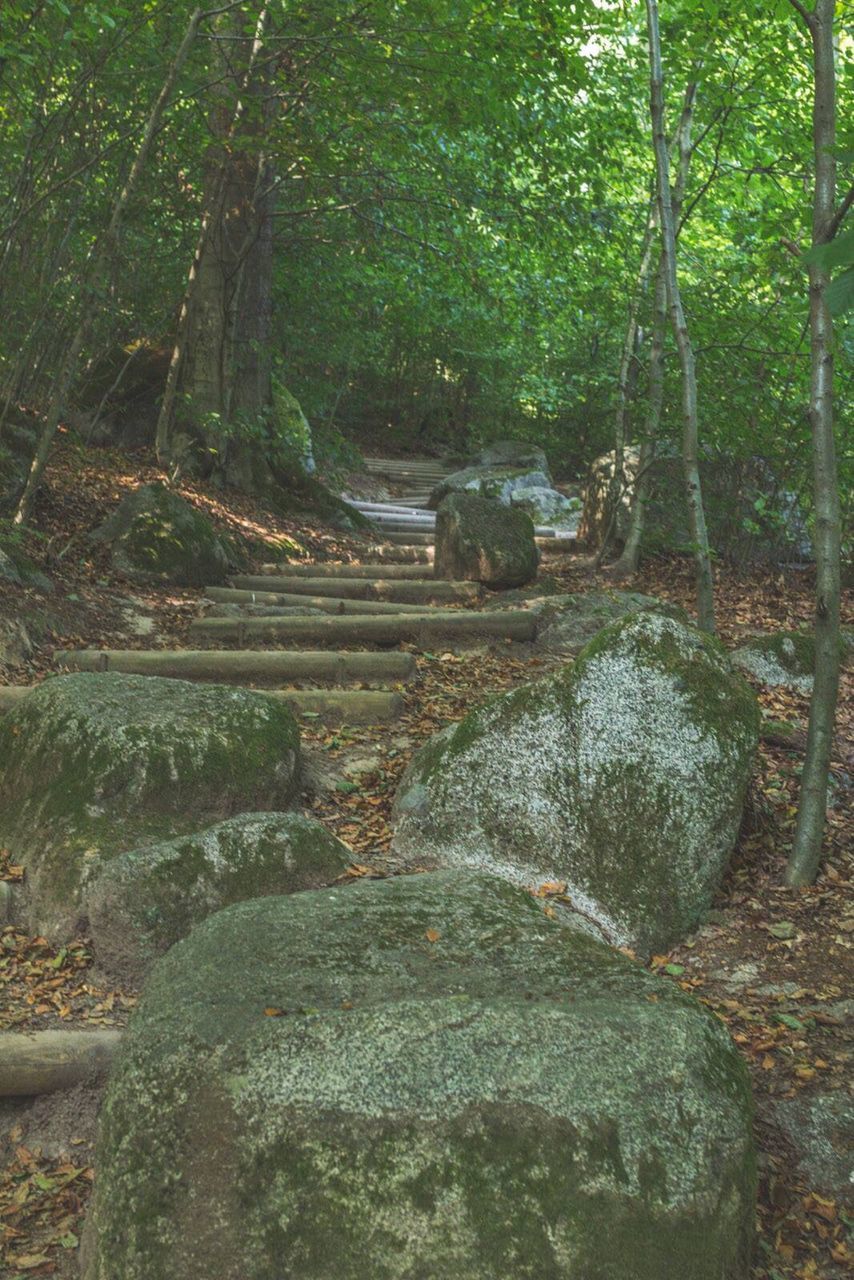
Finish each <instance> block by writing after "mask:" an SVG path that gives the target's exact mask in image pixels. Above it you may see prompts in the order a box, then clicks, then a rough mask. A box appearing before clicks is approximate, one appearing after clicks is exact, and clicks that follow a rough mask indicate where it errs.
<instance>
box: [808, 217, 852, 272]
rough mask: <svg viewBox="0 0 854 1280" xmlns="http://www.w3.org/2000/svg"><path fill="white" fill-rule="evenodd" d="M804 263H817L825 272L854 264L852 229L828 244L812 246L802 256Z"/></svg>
mask: <svg viewBox="0 0 854 1280" xmlns="http://www.w3.org/2000/svg"><path fill="white" fill-rule="evenodd" d="M804 262H807V263H810V262H817V263H818V264H819V266H822V267H825V268H826V269H827V270H830V268H831V267H847V266H849V265H850V264H851V263H854V227H852V228H851V230H850V231H843V232H842V233H841V234H840V235H838V236H835V237H834V238H833V240H831V241H830V242H829V243H828V244H817V245H813V247H812V249H808V250H807V252H806V253H805V254H804Z"/></svg>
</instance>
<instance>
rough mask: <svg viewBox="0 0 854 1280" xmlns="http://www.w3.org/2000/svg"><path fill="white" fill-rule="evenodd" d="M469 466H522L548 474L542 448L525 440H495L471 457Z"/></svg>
mask: <svg viewBox="0 0 854 1280" xmlns="http://www.w3.org/2000/svg"><path fill="white" fill-rule="evenodd" d="M469 466H471V467H523V468H527V469H528V470H531V471H541V472H542V473H543V475H546V476H547V475H548V474H549V463H548V459H547V458H546V455H545V453H544V452H543V450H542V449H541V448H540V447H539V446H538V445H535V444H528V442H527V441H526V440H496V441H494V443H493V444H488V445H486V447H485V448H483V449H481V450H480V451H479V452H478V453H476V454H475V456H474V457H473V458H472V460H471V462H470V463H469Z"/></svg>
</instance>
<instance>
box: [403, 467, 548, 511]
mask: <svg viewBox="0 0 854 1280" xmlns="http://www.w3.org/2000/svg"><path fill="white" fill-rule="evenodd" d="M550 484H551V481H550V480H549V477H548V475H547V474H546V473H545V472H543V471H535V470H532V469H531V468H530V467H511V466H504V467H499V466H496V467H466V468H464V470H462V471H454V472H452V473H451V475H449V476H446V477H445V479H444V480H441V481H440V482H439V484H437V485H436V487H435V489H433V491H432V493H431V494H430V498H429V501H428V503H427V505H428V507H431V508H432V509H433V510H434V511H435V510H438V508H439V506H440V505H441V503H442V502H443V501H444V499H445V498H447V497H448V496H449V494H454V493H471V494H475V495H476V496H477V497H479V498H491V499H492V500H493V501H494V502H500V503H503V505H504V506H509V505H510V501H511V497H512V494H513V493H514V492H515V490H517V489H532V488H545V489H547V488H548V487H549V486H550Z"/></svg>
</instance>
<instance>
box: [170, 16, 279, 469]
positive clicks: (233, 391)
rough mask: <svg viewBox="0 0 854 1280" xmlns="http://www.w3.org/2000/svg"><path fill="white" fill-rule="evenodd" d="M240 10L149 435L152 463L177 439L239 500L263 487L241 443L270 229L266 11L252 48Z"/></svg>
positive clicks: (266, 283)
mask: <svg viewBox="0 0 854 1280" xmlns="http://www.w3.org/2000/svg"><path fill="white" fill-rule="evenodd" d="M240 14H241V10H240V9H238V10H235V11H234V12H233V13H231V14H230V15H228V17H227V18H226V19H224V20H223V27H222V32H221V34H222V35H224V36H226V37H228V38H227V39H225V40H223V42H222V48H223V49H224V50H225V51H224V52H222V51H221V53H220V59H221V61H222V64H223V66H222V72H221V79H220V90H219V101H218V102H217V103H215V105H214V108H213V110H212V111H211V113H210V117H209V120H210V128H211V132H212V134H213V136H214V141H213V142H212V145H211V147H210V150H209V154H208V164H207V168H208V177H207V182H206V194H205V199H204V207H203V212H202V220H201V226H200V231H199V238H198V242H197V246H196V252H195V254H194V258H193V263H192V266H191V268H190V273H189V277H188V282H187V287H186V290H185V295H184V301H183V304H182V308H181V314H180V317H179V322H178V332H177V334H176V339H175V346H174V348H173V353H172V360H171V362H170V369H169V375H168V378H167V382H166V387H165V390H164V396H163V404H162V407H161V412H160V416H159V420H158V424H157V437H156V449H157V455H158V458H159V459H160V461H161V462H165V461H167V460H168V459H169V458H170V455H171V454H172V452H173V448H172V439H173V431H174V433H175V434H177V433H178V432H181V434H182V435H185V436H186V437H188V438H189V439H190V440H191V441H192V442H193V443H194V445H195V446H196V447H197V459H198V465H199V466H200V467H201V469H202V470H216V471H217V472H219V473H220V474H222V475H223V476H224V478H225V479H226V481H227V482H229V483H233V484H235V485H236V486H237V487H240V488H243V489H246V490H250V491H251V490H255V489H258V488H259V487H260V488H263V487H264V486H266V485H268V484H269V483H270V481H271V477H270V475H269V473H268V471H267V468H266V464H265V460H264V457H263V449H262V448H259V441H258V440H257V439H247V438H243V439H241V437H240V427H241V426H252V427H255V426H256V425H257V424H259V423H262V422H263V421H264V419H265V417H267V416H269V414H270V411H271V407H272V385H271V322H272V272H273V223H272V216H271V215H272V207H271V206H272V188H273V179H272V172H271V169H270V165H269V163H268V161H267V159H266V157H265V155H264V134H265V130H266V124H267V105H266V103H265V100H264V97H263V82H262V79H261V78H260V77H259V74H258V62H259V58H260V56H261V53H262V51H263V41H264V35H265V31H266V26H267V20H268V6H267V5H262V6H261V7H260V9H259V11H258V17H257V21H256V27H255V34H254V37H245V38H242V37H241V32H242V30H243V28H242V20H241V16H240Z"/></svg>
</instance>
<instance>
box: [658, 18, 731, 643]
mask: <svg viewBox="0 0 854 1280" xmlns="http://www.w3.org/2000/svg"><path fill="white" fill-rule="evenodd" d="M646 11H647V21H648V31H649V57H650V107H651V114H652V136H653V146H654V149H655V160H656V170H657V175H658V204H659V220H660V223H661V253H662V258H663V260H664V274H665V280H666V282H667V303H668V307H669V310H670V318H671V323H672V325H673V333H674V336H675V338H676V346H677V349H678V351H679V361H680V364H681V366H682V416H683V431H682V461H683V466H684V470H685V489H686V492H687V497H688V520H689V527H690V529H691V538H692V541H693V544H694V559H695V563H696V578H697V618H698V623H699V626H700V627H701V628H702V630H704V631H710V632H713V631H714V629H715V598H714V585H713V581H712V563H711V557H710V555H709V536H708V532H707V530H706V514H705V511H704V509H703V492H702V486H701V484H700V469H699V460H698V448H699V445H698V436H699V424H698V409H697V373H696V369H695V367H694V349H693V347H692V346H691V338H690V335H689V333H688V322H687V320H686V318H685V311H684V308H683V306H682V295H681V292H680V289H679V277H678V274H677V270H676V224H675V220H674V217H673V204H672V199H671V191H670V157H669V155H668V151H667V139H666V137H665V135H664V83H663V73H662V69H661V37H660V34H659V27H658V0H646Z"/></svg>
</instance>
